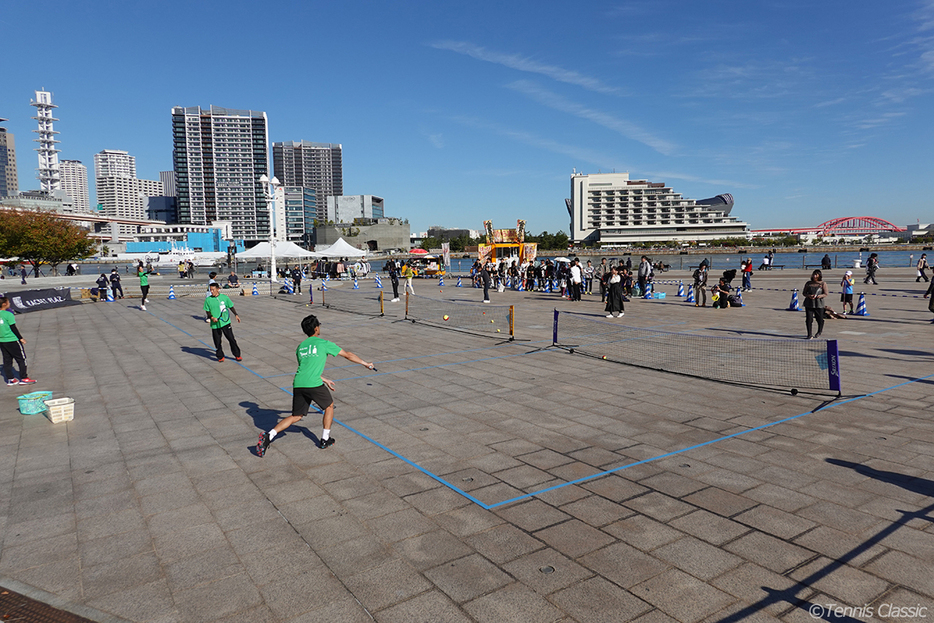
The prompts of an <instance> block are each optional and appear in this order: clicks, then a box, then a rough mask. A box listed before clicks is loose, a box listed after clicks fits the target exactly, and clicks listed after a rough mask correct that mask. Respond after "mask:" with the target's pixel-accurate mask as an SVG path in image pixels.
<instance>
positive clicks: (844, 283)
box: [840, 270, 856, 316]
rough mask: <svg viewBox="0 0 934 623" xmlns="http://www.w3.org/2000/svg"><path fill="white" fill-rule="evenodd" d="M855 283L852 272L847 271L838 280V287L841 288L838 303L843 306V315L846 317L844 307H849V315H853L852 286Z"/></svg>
mask: <svg viewBox="0 0 934 623" xmlns="http://www.w3.org/2000/svg"><path fill="white" fill-rule="evenodd" d="M855 283H856V280H855V279H853V271H852V270H848V271H846V272H845V273H843V279H841V280H840V287H842V288H843V290H842V292H840V303H842V304H843V315H844V316H846V307H847V305H849V306H850V313H851V314H852V313H853V285H854V284H855Z"/></svg>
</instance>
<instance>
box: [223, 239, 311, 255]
mask: <svg viewBox="0 0 934 623" xmlns="http://www.w3.org/2000/svg"><path fill="white" fill-rule="evenodd" d="M271 256H272V249H271V248H270V245H269V243H268V242H261V243H259V244H258V245H256V246H255V247H253V248H252V249H247V250H246V251H242V252H240V253H237V259H238V260H249V259H259V258H268V257H271ZM276 257H321V254H320V253H315V252H314V251H306V250H305V249H303V248H301V247H300V246H298V245H297V244H295V243H294V242H288V241H282V240H278V241H276Z"/></svg>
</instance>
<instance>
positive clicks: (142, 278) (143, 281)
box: [136, 270, 149, 286]
mask: <svg viewBox="0 0 934 623" xmlns="http://www.w3.org/2000/svg"><path fill="white" fill-rule="evenodd" d="M136 274H137V276H138V277H139V285H140V286H148V285H149V273H147V272H144V271H142V270H140V271H138V272H137V273H136Z"/></svg>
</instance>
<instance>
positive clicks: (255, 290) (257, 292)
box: [253, 281, 259, 296]
mask: <svg viewBox="0 0 934 623" xmlns="http://www.w3.org/2000/svg"><path fill="white" fill-rule="evenodd" d="M253 296H259V290H258V289H257V288H256V282H255V281H254V282H253Z"/></svg>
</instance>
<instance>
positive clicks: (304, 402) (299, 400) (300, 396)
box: [292, 385, 334, 416]
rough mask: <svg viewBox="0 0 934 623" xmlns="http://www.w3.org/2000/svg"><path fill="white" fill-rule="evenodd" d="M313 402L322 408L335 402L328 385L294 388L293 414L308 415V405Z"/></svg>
mask: <svg viewBox="0 0 934 623" xmlns="http://www.w3.org/2000/svg"><path fill="white" fill-rule="evenodd" d="M312 402H314V403H315V404H316V405H318V406H319V407H320V408H321V409H322V410H324V409H327V408H328V407H330V406H331V405H332V404H334V399H333V398H331V390H329V389H328V386H327V385H318V386H317V387H293V388H292V415H303V416H304V415H308V407H309V405H311V403H312Z"/></svg>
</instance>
